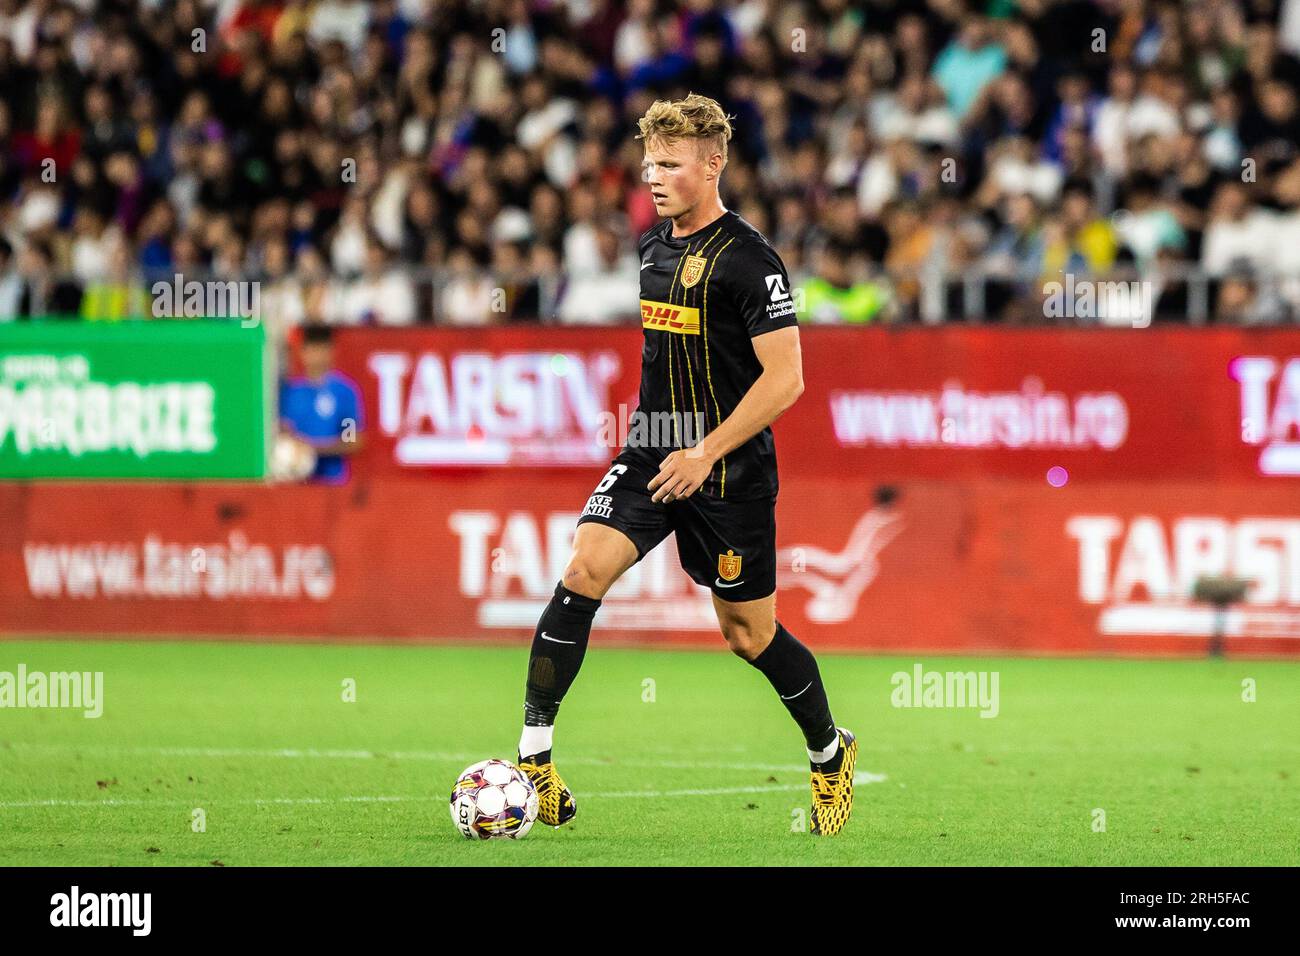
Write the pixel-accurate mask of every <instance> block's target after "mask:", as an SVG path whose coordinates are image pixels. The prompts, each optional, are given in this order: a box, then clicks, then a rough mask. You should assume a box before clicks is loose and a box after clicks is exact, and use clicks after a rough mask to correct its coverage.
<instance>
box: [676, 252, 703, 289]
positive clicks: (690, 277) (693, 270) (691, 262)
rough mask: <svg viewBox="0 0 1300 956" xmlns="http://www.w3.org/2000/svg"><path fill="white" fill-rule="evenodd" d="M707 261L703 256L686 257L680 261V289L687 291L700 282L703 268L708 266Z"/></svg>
mask: <svg viewBox="0 0 1300 956" xmlns="http://www.w3.org/2000/svg"><path fill="white" fill-rule="evenodd" d="M708 261H709V260H708V259H705V258H704V257H703V256H687V257H686V258H685V259H684V260H683V261H682V288H683V289H689V288H690V287H691V286H693V285H695V283H697V282H699V281H700V277H701V276H702V275H704V267H705V265H707V264H708Z"/></svg>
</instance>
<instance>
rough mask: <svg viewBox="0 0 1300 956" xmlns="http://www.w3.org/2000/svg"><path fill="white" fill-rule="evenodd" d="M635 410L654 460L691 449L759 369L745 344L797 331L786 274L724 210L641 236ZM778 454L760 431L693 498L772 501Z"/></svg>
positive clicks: (761, 241)
mask: <svg viewBox="0 0 1300 956" xmlns="http://www.w3.org/2000/svg"><path fill="white" fill-rule="evenodd" d="M640 253H641V325H642V328H643V329H644V335H645V344H644V346H643V348H642V352H641V395H640V408H639V410H640V411H641V412H642V413H664V412H667V413H670V416H671V417H669V416H664V415H662V414H660V415H658V416H654V415H647V416H643V417H649V418H650V420H651V422H652V424H653V422H654V421H655V420H656V418H657V420H658V421H659V422H661V423H662V422H668V423H669V425H668V427H659V428H655V427H650V428H649V430H648V435H649V436H650V438H649V440H648V441H644V442H634V441H632V437H634V436H635V432H633V433H632V435H630V436H629V441H628V447H629V449H631V448H633V447H637V448H641V449H645V451H646V454H647V457H652V458H654V465H655V469H656V470H658V464H659V462H660V461H661V460H662V459H663V458H664V457H665V456H666V455H667V454H668V453H669V452H671V451H672V450H674V449H676V448H684V447H689V446H691V445H694V444H698V443H699V440H700V439H701V438H703V436H704V435H706V434H708V433H709V432H711V431H712V430H713V429H715V428H717V427H718V424H719V422H721V421H723V420H724V419H726V417H727V416H728V415H730V414H731V412H732V411H733V410H734V409H735V407H736V406H737V405H738V404H739V403H740V400H741V398H742V397H743V396H744V394H745V393H746V392H747V391H749V389H750V386H752V385H753V384H754V382H755V381H756V380H757V379H758V376H759V375H760V374H761V373H762V371H763V366H762V365H761V364H760V363H759V361H758V357H757V356H756V355H755V354H754V347H753V344H752V343H751V342H750V339H752V338H753V337H755V336H758V335H762V334H764V333H765V332H772V331H774V330H776V329H783V328H786V327H788V326H792V325H795V324H796V322H797V319H796V317H795V309H794V302H793V300H792V298H791V290H790V278H789V276H788V275H787V273H786V271H785V266H784V265H783V264H782V262H781V259H780V257H779V256H777V254H776V250H775V249H773V248H772V246H771V244H770V243H769V242H768V241H767V239H766V238H764V236H763V235H762V233H760V232H759V231H758V230H757V229H755V228H754V227H753V226H751V225H750V224H749V223H747V222H746V221H745V220H744V219H742V218H741V217H740V216H738V215H737V214H736V213H734V212H727V213H725V214H724V215H723V216H722V217H721V218H719V219H716V220H714V221H713V222H712V223H710V224H709V225H707V226H705V227H704V228H703V229H701V230H699V231H698V232H695V233H692V234H691V235H688V236H681V237H678V238H674V237H673V235H672V220H664V222H662V223H660V224H659V225H657V226H656V227H655V228H653V229H651V230H650V231H649V232H647V233H646V234H645V235H644V236H642V238H641V243H640ZM776 491H777V475H776V448H775V446H774V443H773V441H772V429H771V428H764V429H763V430H762V431H761V432H759V433H758V434H757V435H755V436H754V437H753V438H751V439H749V441H747V442H745V443H744V444H743V445H741V446H740V447H738V448H736V449H734V450H733V451H731V452H730V453H729V454H727V455H726V456H724V457H723V458H720V459H718V462H717V464H716V465H714V467H713V471H712V472H711V473H710V475H709V477H708V479H707V480H706V481H705V482H704V484H703V485H702V486H701V487H700V490H699V492H697V494H705V495H709V496H713V497H718V498H730V499H737V500H747V499H753V498H761V497H768V496H771V495H775V494H776Z"/></svg>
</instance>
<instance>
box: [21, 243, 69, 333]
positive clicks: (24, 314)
mask: <svg viewBox="0 0 1300 956" xmlns="http://www.w3.org/2000/svg"><path fill="white" fill-rule="evenodd" d="M21 273H22V291H21V293H20V294H19V296H18V316H19V317H20V318H24V319H32V318H43V317H45V316H52V317H54V318H68V317H71V316H75V315H77V314H78V312H79V311H80V309H81V286H80V285H78V284H77V283H76V282H74V281H72V280H70V279H65V278H61V275H63V274H65V273H62V272H61V270H57V269H56V268H55V263H54V250H53V248H52V247H51V245H50V242H49V241H48V240H46V239H35V240H31V241H29V242H28V243H27V248H26V249H24V250H23V254H22V267H21Z"/></svg>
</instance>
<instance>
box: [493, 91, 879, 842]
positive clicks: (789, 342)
mask: <svg viewBox="0 0 1300 956" xmlns="http://www.w3.org/2000/svg"><path fill="white" fill-rule="evenodd" d="M638 125H639V127H640V133H639V135H638V136H637V138H638V139H641V140H644V144H645V159H644V162H643V164H642V170H643V178H644V180H645V181H646V182H647V183H648V184H649V186H650V190H651V194H652V196H653V197H654V203H655V208H656V209H657V210H658V211H659V214H660V215H661V216H663V217H664V221H663V222H662V223H660V224H659V225H658V226H656V227H655V228H653V229H651V230H650V231H649V232H647V233H646V234H645V235H644V236H643V237H642V239H641V243H640V253H641V318H642V321H641V324H642V327H643V330H644V336H645V344H644V348H643V350H642V360H641V361H642V365H641V393H640V401H639V407H638V410H637V413H636V415H637V416H638V417H639V421H638V422H636V423H633V425H632V428H631V429H630V432H629V435H628V439H627V441H626V442H625V443H624V447H623V448H622V450H621V451H620V452H619V455H618V457H617V458H615V459H614V461H613V465H612V467H611V468H610V469H609V471H608V472H606V473H605V476H604V478H603V479H601V481H600V483H599V484H597V485H596V488H595V491H594V492H593V494H592V495H591V497H590V498H589V499H588V500H587V505H586V507H585V508H584V509H583V512H582V516H581V517H580V518H579V520H578V528H577V532H576V534H575V536H574V550H573V555H572V557H571V558H570V559H569V563H568V565H567V566H566V568H565V570H564V577H563V579H562V580H561V581H560V582H559V584H558V585H557V586H556V588H555V594H554V596H553V597H552V598H551V601H550V603H549V604H548V605H547V606H546V610H545V611H543V612H542V617H541V620H540V621H539V622H538V624H537V630H536V632H535V634H534V637H533V645H532V651H531V654H530V657H529V661H528V679H527V684H526V694H525V702H524V729H523V734H522V735H521V737H520V741H519V766H520V768H522V769H523V770H524V771H525V772H526V773H527V774H528V776H529V778H530V779H531V780H532V781H533V783H534V785H535V786H536V787H537V793H538V796H539V797H540V803H541V807H540V811H539V814H538V815H539V817H540V819H541V820H542V822H543V823H546V824H548V825H550V826H559V825H561V824H563V823H567V822H568V821H569V820H572V819H573V817H574V814H575V813H576V812H577V806H576V804H575V802H574V798H573V794H572V793H571V792H570V790H569V788H568V787H567V786H565V783H564V781H563V780H562V779H561V778H560V775H559V773H558V772H557V771H556V768H555V764H554V762H553V761H552V759H551V745H552V737H553V731H554V724H555V717H556V714H557V713H558V711H559V707H560V702H561V701H562V700H563V699H564V695H565V693H566V692H567V691H568V689H569V687H570V686H571V685H572V684H573V680H574V678H575V677H577V675H578V669H579V667H581V665H582V659H583V656H584V654H585V653H586V650H587V638H588V635H589V633H590V631H591V621H592V618H593V616H594V615H595V613H596V610H597V608H599V607H600V602H601V599H602V598H603V597H604V596H605V593H606V592H607V591H608V590H609V588H610V587H611V586H612V585H613V584H614V582H615V581H617V580H618V578H619V576H620V575H622V574H623V573H624V572H625V571H627V570H628V568H630V567H632V565H634V564H636V562H638V561H640V560H641V559H642V558H643V557H645V556H646V554H648V553H649V552H650V551H651V550H652V549H653V548H654V547H655V546H656V545H658V544H659V543H660V542H661V541H663V540H664V538H666V537H667V536H668V535H669V534H670V533H672V532H676V535H677V552H678V556H679V557H680V559H681V563H682V567H683V568H684V569H685V571H686V572H687V574H689V575H690V576H691V578H692V579H694V580H695V581H696V582H697V583H698V584H701V585H704V586H706V587H708V588H709V589H710V590H711V591H712V592H713V606H714V609H715V610H716V612H717V615H718V624H719V626H720V627H721V630H722V634H723V636H724V637H725V638H726V641H727V644H728V645H729V646H730V648H731V650H732V651H733V652H734V653H735V654H736V655H737V656H739V657H741V658H742V659H744V660H745V661H747V662H748V663H750V664H751V665H753V666H754V667H755V668H757V669H758V670H759V671H760V672H761V673H762V674H763V676H765V677H766V678H767V679H768V681H769V682H771V684H772V687H773V688H774V689H775V690H776V692H777V694H778V695H779V696H780V698H781V702H782V703H783V704H784V705H785V707H786V709H787V710H789V712H790V715H791V716H792V717H793V718H794V720H795V722H796V723H797V724H798V725H799V729H800V730H801V731H802V732H803V735H804V738H805V740H806V742H807V747H808V757H809V760H810V761H811V763H812V823H811V827H810V829H811V831H812V832H813V833H817V834H833V833H838V832H839V831H840V830H841V829H842V828H843V826H844V824H845V822H846V821H847V820H848V817H849V812H850V810H851V809H852V807H853V766H854V763H855V761H856V759H857V750H858V745H857V741H856V740H855V739H854V737H853V734H851V733H850V732H849V731H847V730H845V729H843V728H837V727H836V726H835V722H834V720H833V719H832V718H831V710H830V705H829V703H828V702H827V699H826V691H825V689H824V688H823V686H822V679H821V674H820V673H819V672H818V669H817V661H816V660H815V659H814V658H813V655H812V653H811V652H810V651H809V650H808V648H806V647H805V646H804V645H803V644H801V643H800V642H799V641H798V640H797V639H796V638H795V636H794V635H793V634H791V633H790V632H789V631H788V630H786V629H785V627H783V626H782V625H781V622H780V621H778V620H777V619H776V593H775V592H776V494H777V475H776V450H775V447H774V445H773V441H772V430H771V428H770V427H769V426H770V425H771V424H772V422H774V421H775V420H776V419H777V418H778V417H779V416H780V415H781V414H782V413H783V412H784V411H785V410H786V409H788V408H789V407H790V406H791V405H792V404H794V402H795V400H796V399H797V398H798V397H799V395H800V393H802V392H803V371H802V367H801V359H800V353H799V330H798V327H797V322H796V318H795V310H794V304H793V302H792V300H791V298H790V280H789V277H788V276H787V274H786V270H785V266H784V265H783V264H782V263H781V260H780V258H779V257H778V256H777V254H776V252H775V250H773V249H772V246H771V245H770V244H769V243H768V241H767V240H766V239H765V238H764V237H763V235H762V234H761V233H759V232H758V231H757V230H756V229H754V227H753V226H751V225H750V224H749V223H747V222H746V221H745V220H744V219H742V218H740V216H738V215H736V213H734V212H730V211H728V210H727V209H726V208H725V207H724V206H723V205H722V201H721V199H720V198H719V195H718V180H719V178H720V177H721V176H722V171H723V169H724V168H725V167H726V165H727V142H728V140H730V139H731V135H732V130H731V123H730V121H729V119H728V117H727V115H726V114H725V113H724V112H723V110H722V108H721V106H719V105H718V103H717V102H716V101H715V100H712V99H709V98H708V97H705V96H699V95H697V94H694V93H692V94H691V95H690V96H687V97H686V98H685V99H684V100H678V101H675V102H666V101H659V102H656V103H654V104H653V105H652V106H651V107H650V108H649V110H647V111H646V114H645V115H644V116H643V117H642V118H641V120H640V122H639V124H638ZM647 422H649V423H650V425H651V427H641V426H644V425H646V423H647ZM663 422H667V423H668V427H667V428H663V427H653V426H654V425H655V424H656V423H663ZM665 432H667V434H665Z"/></svg>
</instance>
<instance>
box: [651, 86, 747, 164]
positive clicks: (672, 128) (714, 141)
mask: <svg viewBox="0 0 1300 956" xmlns="http://www.w3.org/2000/svg"><path fill="white" fill-rule="evenodd" d="M731 120H732V117H729V116H727V114H726V113H725V112H724V111H723V109H722V106H721V105H720V104H719V103H718V101H717V100H715V99H711V98H709V97H707V96H701V95H700V94H699V93H691V94H689V95H687V97H686V98H685V99H683V100H655V102H654V103H652V104H651V106H650V108H649V109H648V110H646V111H645V115H644V116H642V117H641V119H639V120H638V121H637V128H638V129H639V130H640V132H639V133H637V136H636V138H637V139H643V140H645V141H646V142H647V143H649V142H651V141H653V140H662V141H664V142H669V143H671V142H674V141H676V140H679V139H694V140H696V141H697V142H698V144H699V148H700V158H701V159H707V158H708V157H709V156H711V155H712V154H713V153H714V152H719V153H721V154H722V165H723V166H726V165H727V141H728V140H730V139H731V132H732V131H731Z"/></svg>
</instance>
